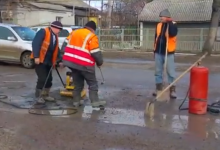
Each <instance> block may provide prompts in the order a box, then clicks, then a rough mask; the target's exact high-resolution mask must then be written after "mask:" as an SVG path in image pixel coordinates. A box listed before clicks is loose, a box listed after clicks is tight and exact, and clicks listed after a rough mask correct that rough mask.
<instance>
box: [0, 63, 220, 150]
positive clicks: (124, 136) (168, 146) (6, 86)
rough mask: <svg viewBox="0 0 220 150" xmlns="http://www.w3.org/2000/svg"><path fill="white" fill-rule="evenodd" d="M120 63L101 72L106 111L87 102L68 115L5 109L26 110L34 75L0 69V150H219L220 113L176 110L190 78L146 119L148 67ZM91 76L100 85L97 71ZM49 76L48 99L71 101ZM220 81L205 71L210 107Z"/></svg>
mask: <svg viewBox="0 0 220 150" xmlns="http://www.w3.org/2000/svg"><path fill="white" fill-rule="evenodd" d="M120 61H121V60H120ZM120 61H119V60H111V59H108V60H106V63H105V65H104V66H103V68H102V71H103V74H104V78H105V84H104V85H101V84H100V86H99V88H100V91H99V94H100V98H101V99H105V100H106V101H107V106H106V109H105V110H104V111H97V110H93V109H92V108H91V106H90V104H89V101H87V100H86V101H85V106H84V107H81V108H79V110H78V112H76V113H74V114H72V115H66V114H68V113H73V112H71V111H67V110H65V109H64V110H62V111H60V110H52V111H41V112H40V111H38V113H42V114H46V115H31V114H29V113H28V110H27V109H19V108H16V107H13V106H11V105H8V104H16V105H17V106H21V107H22V108H28V107H26V106H28V101H31V100H30V99H32V98H33V93H34V88H35V83H36V76H35V73H34V70H32V69H24V68H22V67H20V66H18V65H0V70H1V72H0V78H1V80H0V85H1V86H0V94H4V95H7V96H8V97H9V99H7V100H5V101H6V102H7V103H8V104H5V103H0V147H1V148H0V149H1V150H39V149H40V150H142V149H143V150H146V149H150V150H186V149H187V150H207V149H209V150H219V135H220V119H219V115H213V114H206V115H192V114H188V112H187V111H179V110H178V107H179V104H180V103H181V101H182V100H183V98H184V97H185V95H186V92H187V88H188V84H189V74H187V75H186V76H184V77H183V78H182V79H181V80H180V81H179V82H178V83H177V94H178V99H176V100H171V101H169V102H157V103H156V104H155V110H154V116H153V118H149V117H148V116H146V115H144V112H145V108H146V102H147V101H149V100H152V99H153V97H152V96H151V94H152V92H153V90H154V88H155V85H154V70H153V63H152V62H142V61H140V62H139V61H138V60H134V62H133V63H131V61H130V60H129V61H126V60H124V61H122V62H120ZM188 65H189V64H177V68H179V72H177V75H179V74H180V73H181V69H180V68H181V67H183V69H182V70H184V69H185V68H186V67H187V66H188ZM210 67H212V66H210ZM60 73H61V75H62V77H63V80H65V73H66V69H60ZM96 73H97V79H98V81H99V83H101V81H102V78H101V74H100V72H99V70H98V69H97V72H96ZM53 75H54V84H53V89H52V96H54V97H55V98H57V100H58V101H60V103H61V102H62V103H64V102H63V101H65V100H68V101H70V103H71V99H67V98H63V97H60V96H59V90H60V89H62V84H61V82H60V80H59V78H58V76H57V74H56V72H55V71H54V72H53ZM219 82H220V75H219V72H218V71H215V72H210V76H209V100H208V102H209V103H211V102H214V101H216V100H218V99H219V87H220V86H219ZM86 88H87V87H86ZM30 104H31V102H30V103H29V105H30ZM187 104H188V103H187V102H186V104H185V105H184V107H187ZM49 105H50V104H49Z"/></svg>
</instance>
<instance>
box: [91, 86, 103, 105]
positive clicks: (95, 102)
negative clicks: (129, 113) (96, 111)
mask: <svg viewBox="0 0 220 150" xmlns="http://www.w3.org/2000/svg"><path fill="white" fill-rule="evenodd" d="M89 99H90V101H91V105H92V107H104V105H105V104H106V101H104V100H100V99H99V96H98V91H91V90H90V91H89Z"/></svg>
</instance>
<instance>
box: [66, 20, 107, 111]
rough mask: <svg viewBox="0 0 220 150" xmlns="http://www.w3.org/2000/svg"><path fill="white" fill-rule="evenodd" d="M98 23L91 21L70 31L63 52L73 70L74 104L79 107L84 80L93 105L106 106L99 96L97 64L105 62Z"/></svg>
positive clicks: (68, 65)
mask: <svg viewBox="0 0 220 150" xmlns="http://www.w3.org/2000/svg"><path fill="white" fill-rule="evenodd" d="M95 31H96V23H95V22H94V21H89V22H88V23H86V25H85V27H84V28H81V29H77V30H74V31H72V33H70V36H69V37H68V38H67V40H68V41H67V46H66V47H65V51H64V54H63V64H64V65H65V66H66V67H69V68H70V69H71V70H72V79H73V85H74V86H75V88H74V90H73V101H74V102H73V105H74V106H75V107H78V106H79V105H80V100H81V91H82V90H83V88H84V80H85V81H86V82H87V84H88V86H89V99H90V100H91V105H92V107H104V105H105V104H106V101H102V100H100V99H99V96H98V83H97V80H96V75H95V64H96V65H97V66H98V67H100V66H101V65H102V64H103V57H102V52H101V51H100V49H99V42H98V37H97V36H96V35H95Z"/></svg>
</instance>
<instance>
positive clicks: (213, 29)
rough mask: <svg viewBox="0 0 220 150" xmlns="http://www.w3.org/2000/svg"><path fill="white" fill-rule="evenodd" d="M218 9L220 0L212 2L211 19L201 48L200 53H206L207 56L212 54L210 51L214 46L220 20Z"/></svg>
mask: <svg viewBox="0 0 220 150" xmlns="http://www.w3.org/2000/svg"><path fill="white" fill-rule="evenodd" d="M219 8H220V0H213V3H212V17H211V23H210V27H209V33H208V36H207V38H206V41H205V43H204V45H203V48H202V52H203V53H206V52H208V54H209V55H211V53H212V49H213V46H214V42H215V38H216V34H217V30H218V24H219V18H220V11H219V10H220V9H219Z"/></svg>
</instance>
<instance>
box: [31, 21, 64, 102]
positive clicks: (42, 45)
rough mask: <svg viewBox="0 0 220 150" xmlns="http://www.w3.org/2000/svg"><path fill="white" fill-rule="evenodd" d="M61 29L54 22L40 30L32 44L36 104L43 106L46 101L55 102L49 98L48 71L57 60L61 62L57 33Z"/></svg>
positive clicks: (59, 25) (50, 79)
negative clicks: (35, 78) (35, 77)
mask: <svg viewBox="0 0 220 150" xmlns="http://www.w3.org/2000/svg"><path fill="white" fill-rule="evenodd" d="M62 28H63V25H62V24H61V22H59V21H54V22H52V23H51V25H50V27H47V28H45V29H40V30H39V31H38V32H37V33H36V36H35V37H34V40H33V42H32V54H31V58H32V59H34V63H35V72H36V74H37V85H36V90H35V98H36V104H41V105H42V104H43V105H44V104H45V102H46V101H50V102H55V99H54V98H53V97H50V96H49V92H50V88H51V87H52V73H51V72H50V70H51V68H52V67H53V66H54V65H56V64H57V61H58V60H59V59H60V60H61V56H60V51H59V46H58V45H59V41H58V33H59V32H60V31H61V30H62ZM60 66H63V65H62V63H60ZM49 73H50V74H49ZM44 86H45V87H44Z"/></svg>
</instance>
